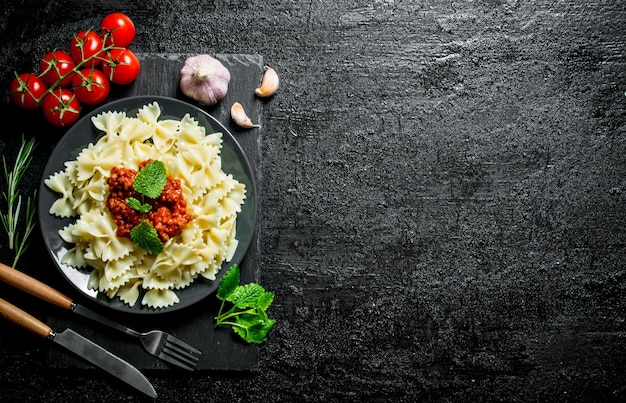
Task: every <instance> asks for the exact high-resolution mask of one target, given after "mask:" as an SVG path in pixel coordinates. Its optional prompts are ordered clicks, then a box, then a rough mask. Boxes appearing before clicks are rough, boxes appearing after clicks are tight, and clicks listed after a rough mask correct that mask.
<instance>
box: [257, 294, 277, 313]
mask: <svg viewBox="0 0 626 403" xmlns="http://www.w3.org/2000/svg"><path fill="white" fill-rule="evenodd" d="M272 302H274V293H273V292H267V291H266V292H264V293H263V294H261V295H259V300H258V302H257V307H258V308H259V309H262V310H264V311H265V310H266V309H267V308H269V307H270V305H272Z"/></svg>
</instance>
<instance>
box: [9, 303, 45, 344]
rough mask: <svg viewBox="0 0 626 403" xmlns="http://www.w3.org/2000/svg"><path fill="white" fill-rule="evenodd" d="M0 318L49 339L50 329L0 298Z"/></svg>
mask: <svg viewBox="0 0 626 403" xmlns="http://www.w3.org/2000/svg"><path fill="white" fill-rule="evenodd" d="M0 316H1V317H3V318H4V319H6V320H8V321H9V322H13V323H15V324H16V325H19V326H21V327H23V328H24V329H26V330H28V331H30V332H32V333H34V334H35V335H37V336H40V337H50V335H51V334H52V329H51V328H50V326H48V325H46V324H45V323H43V322H42V321H40V320H39V319H37V318H35V317H34V316H32V315H30V314H29V313H26V312H24V311H23V310H21V309H20V308H18V307H16V306H15V305H13V304H11V303H10V302H7V301H5V300H4V299H2V298H0Z"/></svg>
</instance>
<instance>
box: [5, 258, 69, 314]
mask: <svg viewBox="0 0 626 403" xmlns="http://www.w3.org/2000/svg"><path fill="white" fill-rule="evenodd" d="M0 280H2V281H4V282H5V283H7V284H10V285H12V286H13V287H15V288H19V289H20V290H22V291H25V292H27V293H29V294H31V295H34V296H36V297H38V298H41V299H42V300H44V301H47V302H50V303H51V304H54V305H56V306H60V307H61V308H65V309H71V308H72V299H71V298H70V297H68V296H67V295H65V294H63V293H61V292H59V291H57V290H55V289H54V288H52V287H50V286H49V285H46V284H44V283H42V282H41V281H39V280H37V279H35V278H32V277H31V276H29V275H28V274H25V273H22V272H21V271H19V270H16V269H14V268H12V267H9V266H7V265H5V264H3V263H0Z"/></svg>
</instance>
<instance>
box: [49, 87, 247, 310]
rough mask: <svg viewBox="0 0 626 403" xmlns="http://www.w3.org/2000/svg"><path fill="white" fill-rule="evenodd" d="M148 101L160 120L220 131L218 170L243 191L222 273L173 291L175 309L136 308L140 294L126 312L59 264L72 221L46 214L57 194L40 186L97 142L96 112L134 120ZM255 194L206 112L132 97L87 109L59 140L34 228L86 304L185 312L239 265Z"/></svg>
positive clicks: (241, 162) (81, 274)
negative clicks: (233, 244) (187, 119)
mask: <svg viewBox="0 0 626 403" xmlns="http://www.w3.org/2000/svg"><path fill="white" fill-rule="evenodd" d="M152 102H157V103H158V104H159V106H160V107H161V116H160V119H178V120H180V119H181V118H182V117H183V116H184V115H186V114H189V115H190V116H191V117H192V118H194V119H196V120H197V121H198V123H199V124H200V125H201V126H203V127H204V128H205V129H206V132H207V134H208V133H213V132H221V133H222V140H223V142H222V149H221V158H222V170H223V171H224V172H225V173H226V174H231V175H232V176H233V177H234V178H235V179H237V180H238V181H239V182H241V183H243V184H244V185H245V186H246V199H245V200H244V204H243V205H242V206H241V212H240V213H239V214H238V215H237V229H236V231H237V234H236V238H237V239H238V240H239V244H238V246H237V249H236V251H235V254H234V256H233V258H232V259H231V261H230V262H224V263H223V264H222V268H221V270H220V271H219V272H218V273H217V275H216V279H215V280H214V281H212V280H208V279H205V278H204V277H202V276H198V278H197V279H196V280H195V281H194V282H193V283H192V284H191V285H189V286H188V287H186V288H183V289H181V290H175V292H176V294H177V295H178V297H179V299H180V301H179V302H178V303H177V304H174V305H172V306H169V307H165V308H160V309H154V308H150V307H147V306H143V305H142V304H141V298H142V296H141V295H140V297H139V299H138V301H137V303H136V304H135V305H134V306H132V307H131V306H129V305H127V304H125V303H124V302H122V301H121V300H120V299H119V298H118V297H115V298H114V299H109V298H108V297H107V296H106V295H103V294H101V293H98V292H96V291H95V290H90V289H89V288H88V287H87V282H88V279H89V273H90V271H91V269H90V268H88V269H77V268H74V267H71V266H68V265H66V264H64V263H62V258H63V256H64V255H65V253H66V252H67V251H68V250H69V249H71V248H72V247H73V245H72V244H68V243H66V242H64V241H63V239H61V237H60V235H59V231H60V230H61V229H63V228H64V227H65V226H66V225H68V224H70V223H71V222H73V221H75V220H76V218H77V217H73V218H67V219H66V218H59V217H56V216H54V215H52V214H50V212H49V210H50V207H51V206H52V204H53V203H54V202H55V201H56V200H57V199H58V197H59V194H58V193H56V192H54V191H53V190H51V189H49V188H48V187H47V186H46V185H45V183H44V181H45V180H46V179H47V178H48V177H50V175H52V174H54V173H56V172H59V171H63V170H64V169H65V165H64V164H65V162H67V161H71V160H74V159H75V158H76V156H77V155H78V154H79V153H80V151H81V150H82V149H83V148H85V147H86V146H88V145H89V144H90V143H95V142H97V141H98V139H99V137H100V136H101V135H102V133H101V132H100V131H99V130H97V129H96V128H95V127H94V126H93V124H92V122H91V118H92V117H93V116H96V115H98V114H100V113H102V112H107V111H118V112H126V115H127V116H133V117H134V116H135V115H136V112H137V110H138V109H140V108H141V107H143V106H144V105H147V104H150V103H152ZM256 190H257V187H256V182H255V177H254V174H253V171H252V168H251V166H250V162H249V160H248V158H247V156H246V154H245V152H244V151H243V149H242V148H241V146H240V145H239V143H238V142H237V140H236V139H235V137H233V135H232V134H231V133H230V132H229V131H228V129H226V127H224V125H222V124H221V123H220V122H219V121H218V120H217V119H215V118H214V117H213V116H211V115H209V114H208V113H207V112H206V111H204V110H202V109H200V108H198V107H196V106H194V105H191V104H189V103H187V102H184V101H181V100H178V99H176V98H170V97H164V96H134V97H129V98H123V99H120V100H117V101H112V102H110V103H107V104H105V105H102V106H100V107H98V108H96V109H94V110H92V111H91V112H89V113H88V114H86V115H85V116H83V117H82V118H81V119H80V120H79V121H77V122H76V123H75V124H74V125H73V126H72V127H71V128H70V129H69V130H68V131H67V132H66V134H65V135H64V136H63V137H61V139H60V140H59V142H58V143H57V144H56V146H55V147H54V149H53V151H52V153H51V155H50V158H49V160H48V162H47V163H46V166H45V168H44V171H43V175H42V179H41V183H40V185H39V191H38V194H39V197H38V215H39V224H40V225H39V227H40V229H41V234H42V237H43V241H44V244H45V246H46V249H47V250H48V253H49V254H50V257H51V258H52V261H53V262H54V264H55V265H56V267H57V268H58V269H59V271H60V273H61V274H62V275H63V277H64V278H65V279H66V280H67V281H68V282H69V283H70V284H71V285H72V286H73V287H74V288H76V290H77V291H78V292H79V293H80V294H82V295H83V296H85V297H86V298H87V299H88V300H91V301H94V303H96V304H98V305H101V306H104V307H106V308H110V309H112V310H115V311H119V312H124V313H132V314H147V315H152V314H160V313H166V312H172V311H176V310H180V309H182V308H186V307H189V306H191V305H193V304H195V303H197V302H199V301H201V300H202V299H204V298H206V297H208V296H209V295H211V294H212V293H213V292H215V291H216V290H217V287H218V285H219V280H220V279H221V278H222V276H223V275H224V273H225V272H226V270H227V269H228V267H230V266H231V265H232V264H240V263H241V261H242V260H243V258H244V256H245V255H246V252H247V250H248V247H249V246H250V243H251V241H252V239H253V236H254V229H255V224H256V217H257V191H256Z"/></svg>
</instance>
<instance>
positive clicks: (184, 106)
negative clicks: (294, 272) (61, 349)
mask: <svg viewBox="0 0 626 403" xmlns="http://www.w3.org/2000/svg"><path fill="white" fill-rule="evenodd" d="M154 161H156V162H158V163H159V164H160V166H162V167H164V171H163V172H164V174H163V175H164V178H163V186H162V187H161V193H158V194H157V195H151V196H150V197H148V196H145V195H144V194H142V193H141V190H140V188H138V187H137V186H134V187H133V183H137V182H138V181H135V179H137V178H138V177H139V176H141V175H142V174H143V176H144V179H145V177H146V175H147V174H145V173H144V172H142V170H144V167H145V166H146V165H155V164H150V162H154ZM146 170H147V168H146ZM165 175H167V178H166V179H165ZM148 178H150V177H149V176H148ZM125 180H126V181H130V182H125ZM133 181H134V182H133ZM128 183H130V185H128ZM121 189H124V190H123V191H122V190H121ZM137 189H139V190H137ZM138 192H139V193H138ZM146 194H147V193H146ZM172 195H177V196H172ZM168 197H169V198H168ZM256 197H257V195H256V185H255V179H254V174H253V172H252V168H251V167H250V163H249V161H248V159H247V157H246V154H245V152H244V151H243V149H242V148H241V146H240V145H239V143H238V142H237V140H236V139H235V138H234V137H233V136H232V134H231V133H229V131H228V130H227V129H226V128H225V127H224V126H223V125H222V124H221V123H220V122H219V121H217V120H216V119H215V118H213V117H212V116H211V115H209V114H208V113H206V112H205V111H203V110H202V109H200V108H198V107H196V106H193V105H190V104H188V103H186V102H183V101H180V100H177V99H175V98H168V97H161V96H137V97H130V98H124V99H121V100H118V101H113V102H111V103H109V104H106V105H103V106H100V107H99V108H97V109H95V110H93V111H92V112H91V113H90V114H88V115H86V116H84V117H83V118H82V119H81V120H79V121H78V122H77V123H76V124H74V126H72V127H71V128H70V129H69V130H68V131H67V133H66V134H65V135H64V136H63V137H62V138H61V140H60V141H59V142H58V144H57V145H56V146H55V148H54V150H53V151H52V154H51V156H50V159H49V161H48V163H47V164H46V166H45V168H44V172H43V176H42V181H41V184H40V189H39V200H38V212H39V222H40V228H41V231H42V236H43V240H44V242H45V244H46V247H47V248H48V251H49V253H50V256H51V258H52V260H53V262H54V263H55V264H56V266H57V267H58V269H59V270H60V272H61V273H62V275H63V276H64V277H65V278H66V279H67V280H68V281H69V282H70V283H71V284H72V285H73V286H74V287H75V288H76V289H77V290H78V291H79V292H80V293H81V294H83V295H84V296H86V297H87V298H89V299H92V300H93V301H95V302H97V303H99V304H102V305H104V306H107V307H109V308H112V309H114V310H118V311H122V312H128V313H141V314H154V313H163V312H171V311H174V310H178V309H181V308H184V307H187V306H190V305H192V304H194V303H196V302H198V301H200V300H202V299H204V298H206V297H207V296H209V295H211V294H212V293H213V292H214V291H215V290H216V289H217V287H218V284H219V279H220V278H221V276H222V275H223V273H224V272H225V271H226V269H227V268H228V267H230V266H231V265H233V264H239V263H241V261H242V260H243V258H244V256H245V254H246V251H247V249H248V247H249V245H250V243H251V241H252V238H253V236H254V228H255V222H256V215H257V211H256V210H257V201H256ZM130 199H134V200H133V201H136V202H137V206H135V205H133V204H132V203H130ZM137 199H140V200H137ZM116 203H117V204H116ZM141 203H143V205H144V206H146V208H145V209H140V207H141ZM120 206H121V207H120ZM129 206H130V207H129ZM131 207H132V208H131ZM182 216H184V217H186V219H185V220H183V219H181V217H182ZM139 223H141V225H139ZM144 224H146V225H147V228H148V231H146V233H144V232H141V231H139V230H137V231H138V232H137V233H135V232H134V230H135V229H137V228H139V227H140V226H143V225H144ZM123 229H126V231H123ZM142 229H145V228H143V227H142ZM131 230H133V231H131ZM150 231H152V234H154V235H151V236H154V237H155V239H156V238H157V237H158V240H156V242H157V243H158V244H159V249H158V250H151V249H150V248H147V247H146V246H145V245H144V244H143V243H142V242H141V240H142V239H145V238H146V237H149V236H148V235H145V234H147V233H149V232H150ZM168 231H169V232H168ZM131 234H132V235H131ZM137 234H139V235H137ZM140 245H141V246H140Z"/></svg>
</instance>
